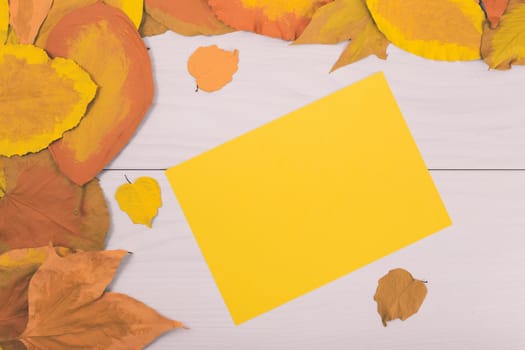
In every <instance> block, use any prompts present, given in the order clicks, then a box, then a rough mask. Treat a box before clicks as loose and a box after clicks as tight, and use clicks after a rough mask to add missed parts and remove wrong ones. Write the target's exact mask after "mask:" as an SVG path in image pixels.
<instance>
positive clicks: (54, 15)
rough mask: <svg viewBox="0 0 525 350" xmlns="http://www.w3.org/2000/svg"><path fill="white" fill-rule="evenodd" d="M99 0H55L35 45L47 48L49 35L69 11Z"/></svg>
mask: <svg viewBox="0 0 525 350" xmlns="http://www.w3.org/2000/svg"><path fill="white" fill-rule="evenodd" d="M97 1H98V0H53V4H52V5H51V10H49V13H48V15H47V17H46V19H45V21H44V23H43V24H42V27H40V31H39V33H38V36H37V38H36V42H35V45H37V46H39V47H41V48H45V47H46V42H47V37H48V36H49V33H50V32H51V30H52V29H53V28H54V27H55V25H56V24H57V23H58V22H59V21H60V20H61V19H62V17H64V16H65V15H67V14H68V13H69V12H71V11H73V10H75V9H79V8H82V7H85V6H88V5H91V4H94V3H96V2H97Z"/></svg>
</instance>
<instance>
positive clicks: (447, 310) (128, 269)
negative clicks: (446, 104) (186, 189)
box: [101, 171, 525, 350]
mask: <svg viewBox="0 0 525 350" xmlns="http://www.w3.org/2000/svg"><path fill="white" fill-rule="evenodd" d="M126 174H127V175H128V177H130V178H131V179H134V178H137V177H139V176H143V175H149V176H152V177H154V178H156V179H158V180H159V182H160V184H161V187H162V191H163V200H164V206H163V208H162V209H161V210H160V213H159V216H158V217H157V219H156V220H155V222H154V225H153V229H148V228H146V227H143V226H139V225H133V224H132V223H131V222H130V220H129V219H128V218H127V216H126V215H125V214H124V213H122V212H121V211H120V210H119V209H118V205H117V204H116V202H115V200H114V199H113V194H114V192H115V190H116V188H117V186H118V185H120V184H122V183H124V182H125V180H124V172H120V171H107V172H105V173H103V174H102V177H101V183H102V186H103V188H104V190H105V192H106V196H107V197H108V202H109V205H110V209H111V212H112V220H113V228H112V233H111V237H110V238H109V241H108V249H116V248H122V249H127V250H130V251H132V252H134V253H135V254H134V255H133V256H131V257H130V258H129V259H128V260H127V261H126V263H125V264H124V266H123V267H122V269H121V270H120V273H119V275H118V277H117V279H116V281H115V282H114V283H113V285H112V289H113V290H116V291H119V292H125V293H127V294H130V295H132V296H134V297H136V298H138V299H140V300H142V301H144V302H146V303H147V304H149V305H151V306H153V307H155V308H156V309H158V310H160V311H161V312H162V313H164V314H165V315H167V316H169V317H172V318H175V319H178V320H181V321H184V322H186V323H187V325H188V326H189V327H190V328H191V329H190V330H187V331H184V330H181V331H174V332H171V333H169V334H168V335H166V336H164V337H162V338H161V339H159V340H158V341H157V342H155V344H153V345H152V346H151V349H158V350H162V349H166V350H167V349H185V350H193V349H230V350H236V349H239V350H246V349H292V348H293V349H305V350H308V349H312V350H314V349H322V348H324V349H333V350H338V349H341V350H343V349H344V350H347V349H392V350H396V349H399V350H401V349H402V350H406V349H427V350H432V349H436V350H442V349H476V350H483V349H512V350H515V349H525V327H524V326H523V324H524V321H525V319H524V316H523V315H525V298H523V296H524V295H525V264H523V256H525V235H524V233H523V227H525V215H524V212H525V186H524V184H525V172H497V171H489V172H472V171H466V172H457V171H455V172H447V171H438V172H432V175H433V177H434V180H435V181H436V184H437V186H438V188H439V190H440V192H441V194H442V196H443V199H444V201H445V203H446V205H447V207H448V210H449V212H450V215H451V217H452V219H453V221H454V225H453V226H452V227H451V228H449V229H446V230H444V231H442V232H440V233H437V234H435V235H433V236H431V237H429V238H426V239H424V240H422V241H420V242H418V243H416V244H413V245H411V246H409V247H407V248H405V249H402V250H400V251H398V252H396V253H394V254H391V255H389V256H387V257H385V258H383V259H381V260H379V261H377V262H375V263H373V264H370V265H368V266H366V267H364V268H362V269H360V270H358V271H355V272H354V273H351V274H349V275H348V276H346V277H344V278H341V279H339V280H337V281H335V282H333V283H330V284H329V285H327V286H325V287H322V288H320V289H318V290H316V291H314V292H312V293H309V294H307V295H305V296H303V297H301V298H299V299H296V300H294V301H292V302H290V303H288V304H286V305H284V306H282V307H280V308H278V309H276V310H273V311H271V312H269V313H267V314H265V315H262V316H260V317H258V318H256V319H254V320H252V321H249V322H247V323H245V324H244V325H241V326H238V327H236V326H234V325H233V322H232V321H231V320H230V317H229V314H228V312H227V310H226V307H225V305H224V303H223V301H222V299H221V297H220V294H219V292H218V290H217V288H216V286H215V284H214V282H213V279H212V277H211V275H210V273H209V271H208V269H207V266H206V264H205V262H204V260H203V258H202V256H201V254H200V251H199V249H198V246H197V244H196V242H195V240H194V238H193V236H192V234H191V232H190V230H189V227H188V225H187V224H186V222H185V219H184V216H183V214H182V212H181V210H180V208H179V206H178V204H177V202H176V199H175V197H174V195H173V194H172V192H171V188H170V187H169V185H168V183H167V180H166V178H165V176H164V173H163V172H160V171H149V172H148V171H127V172H126ZM395 267H403V268H406V269H408V270H409V271H411V272H412V273H413V274H414V276H416V277H418V278H421V279H425V280H428V281H429V283H428V289H429V293H428V296H427V299H426V301H425V302H424V304H423V306H422V308H421V310H420V312H419V313H418V314H417V315H415V316H413V317H412V318H410V319H408V320H407V321H405V322H400V321H395V322H392V323H391V324H389V326H388V327H387V328H383V326H382V325H381V322H380V319H379V316H378V315H377V313H376V304H375V302H374V301H373V300H372V297H373V294H374V292H375V288H376V286H377V280H378V279H379V278H380V277H381V276H382V275H383V274H385V273H386V272H387V271H388V270H389V269H392V268H395Z"/></svg>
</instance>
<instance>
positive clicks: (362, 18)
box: [294, 0, 389, 71]
mask: <svg viewBox="0 0 525 350" xmlns="http://www.w3.org/2000/svg"><path fill="white" fill-rule="evenodd" d="M344 40H351V42H350V43H349V44H348V46H347V47H346V49H345V50H344V52H343V53H342V54H341V57H339V60H338V61H337V63H336V64H335V65H334V66H333V67H332V71H334V70H335V69H337V68H340V67H342V66H345V65H347V64H350V63H352V62H355V61H358V60H360V59H363V58H365V57H367V56H369V55H376V56H377V57H379V58H382V59H385V58H386V56H387V54H386V48H387V46H388V44H389V42H388V40H387V39H386V38H385V36H384V35H383V34H382V33H381V32H380V31H379V30H378V29H377V27H376V25H375V23H374V21H373V19H372V17H371V15H370V12H369V11H368V8H367V7H366V4H365V0H336V1H334V2H333V3H330V4H327V5H325V6H323V7H321V8H320V9H319V10H317V12H316V13H315V14H314V16H313V17H312V21H311V22H310V24H309V25H308V27H306V29H305V30H304V32H303V34H302V35H301V36H300V37H299V38H298V39H297V40H296V41H295V42H294V43H295V44H311V43H316V44H335V43H338V42H341V41H344Z"/></svg>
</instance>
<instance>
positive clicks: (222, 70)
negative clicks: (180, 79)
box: [188, 45, 239, 92]
mask: <svg viewBox="0 0 525 350" xmlns="http://www.w3.org/2000/svg"><path fill="white" fill-rule="evenodd" d="M238 63H239V51H238V50H234V51H226V50H223V49H221V48H219V47H217V45H212V46H206V47H199V48H198V49H197V50H195V52H194V53H193V54H192V55H191V56H190V58H189V59H188V71H189V72H190V74H191V75H192V76H193V77H194V78H195V79H196V80H197V86H198V88H199V89H202V90H204V91H208V92H212V91H216V90H219V89H221V88H222V87H223V86H224V85H226V84H228V83H229V82H230V81H232V77H233V74H235V72H237V68H238Z"/></svg>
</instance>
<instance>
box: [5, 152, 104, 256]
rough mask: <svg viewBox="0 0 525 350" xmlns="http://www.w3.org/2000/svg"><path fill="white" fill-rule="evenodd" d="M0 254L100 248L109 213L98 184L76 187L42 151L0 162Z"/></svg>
mask: <svg viewBox="0 0 525 350" xmlns="http://www.w3.org/2000/svg"><path fill="white" fill-rule="evenodd" d="M0 159H2V162H0V165H1V164H2V163H3V170H4V173H5V183H6V184H5V195H4V196H3V197H1V198H0V253H2V252H5V251H7V250H9V249H15V248H32V247H40V246H44V245H47V244H49V242H52V243H53V244H54V245H59V246H64V247H69V248H75V249H82V250H99V249H103V248H104V241H105V238H106V233H107V231H108V229H109V213H108V208H107V206H106V200H105V198H104V195H103V193H102V189H101V188H100V185H99V183H98V180H93V181H91V182H90V183H88V184H86V185H85V186H78V185H75V184H74V183H72V182H71V181H70V180H69V179H67V178H66V177H65V176H64V175H63V174H62V173H60V172H59V171H58V169H57V167H56V165H55V163H54V162H53V160H52V158H51V155H50V154H49V152H48V151H47V150H45V151H42V152H40V153H36V154H29V155H26V156H23V157H18V156H15V157H11V158H1V157H0Z"/></svg>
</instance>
